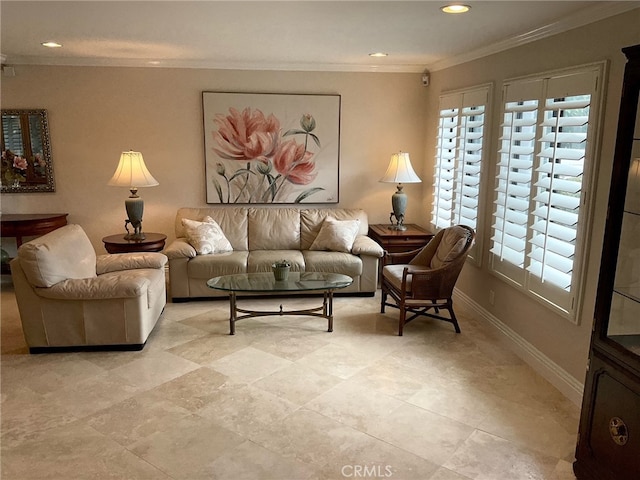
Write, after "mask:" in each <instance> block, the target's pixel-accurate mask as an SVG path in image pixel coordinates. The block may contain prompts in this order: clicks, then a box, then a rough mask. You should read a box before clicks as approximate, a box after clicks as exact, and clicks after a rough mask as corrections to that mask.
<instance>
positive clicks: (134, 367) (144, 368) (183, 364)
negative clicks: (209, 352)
mask: <svg viewBox="0 0 640 480" xmlns="http://www.w3.org/2000/svg"><path fill="white" fill-rule="evenodd" d="M197 368H200V365H198V364H196V363H193V362H190V361H188V360H185V359H183V358H180V357H179V356H177V355H173V354H171V353H168V352H149V353H148V354H147V355H145V356H144V357H141V358H138V359H137V360H134V361H133V362H129V363H128V364H126V365H123V366H121V367H117V368H114V369H113V370H111V373H113V374H114V375H117V376H119V377H120V378H121V379H122V380H123V381H124V382H126V383H128V384H129V385H135V386H137V387H138V388H139V389H140V390H148V389H150V388H153V387H156V386H158V385H160V384H161V383H164V382H168V381H169V380H173V379H174V378H177V377H179V376H181V375H184V374H185V373H187V372H190V371H192V370H196V369H197Z"/></svg>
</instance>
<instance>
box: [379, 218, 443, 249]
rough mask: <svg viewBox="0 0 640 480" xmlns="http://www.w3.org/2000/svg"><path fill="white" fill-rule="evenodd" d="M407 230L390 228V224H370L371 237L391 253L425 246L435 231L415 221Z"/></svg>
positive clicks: (408, 225)
mask: <svg viewBox="0 0 640 480" xmlns="http://www.w3.org/2000/svg"><path fill="white" fill-rule="evenodd" d="M405 227H407V229H406V230H402V231H400V230H390V229H389V225H384V224H374V225H369V237H371V238H372V239H373V240H375V241H376V242H378V243H379V244H380V246H381V247H382V248H383V249H385V250H386V251H387V252H389V253H399V252H408V251H411V250H416V249H418V248H422V247H424V246H425V245H426V244H427V243H429V240H431V239H432V238H433V233H431V232H430V231H428V230H426V229H424V228H422V227H421V226H419V225H415V224H413V223H409V224H406V225H405Z"/></svg>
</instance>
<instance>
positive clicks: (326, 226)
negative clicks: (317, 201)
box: [309, 217, 360, 252]
mask: <svg viewBox="0 0 640 480" xmlns="http://www.w3.org/2000/svg"><path fill="white" fill-rule="evenodd" d="M359 229H360V220H358V219H356V220H336V219H335V218H333V217H327V218H326V219H325V220H324V222H323V223H322V227H321V228H320V232H319V233H318V236H317V237H316V239H315V240H314V241H313V243H312V244H311V247H310V248H309V250H330V251H333V252H351V248H352V247H353V242H354V241H355V239H356V236H357V235H358V230H359Z"/></svg>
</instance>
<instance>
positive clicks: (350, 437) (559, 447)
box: [1, 285, 579, 480]
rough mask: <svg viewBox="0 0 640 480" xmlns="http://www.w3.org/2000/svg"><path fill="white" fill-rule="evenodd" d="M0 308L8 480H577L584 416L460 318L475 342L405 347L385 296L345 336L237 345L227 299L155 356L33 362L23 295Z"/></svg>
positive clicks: (170, 318)
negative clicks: (23, 321)
mask: <svg viewBox="0 0 640 480" xmlns="http://www.w3.org/2000/svg"><path fill="white" fill-rule="evenodd" d="M1 301H2V304H1V309H2V321H1V327H2V330H1V333H2V363H1V368H2V371H1V374H2V390H1V395H2V397H1V398H2V404H1V422H2V451H1V460H2V463H1V466H2V471H1V478H2V479H3V480H31V479H44V478H47V479H51V480H74V479H78V480H85V479H95V480H99V479H106V478H108V479H127V480H132V479H153V480H155V479H158V480H162V479H185V480H199V479H203V480H204V479H207V480H209V479H233V480H241V479H248V480H262V479H265V480H266V479H268V480H297V479H309V480H320V479H362V478H390V479H394V480H396V479H397V480H400V479H408V480H428V479H431V480H463V479H483V480H520V479H522V480H524V479H545V480H561V479H573V478H574V476H573V474H572V471H571V462H572V460H573V451H574V444H575V439H576V432H577V425H578V416H579V409H578V407H576V406H575V405H573V404H572V403H571V402H570V401H569V400H567V399H566V398H564V397H563V396H562V395H561V394H560V393H559V392H558V391H557V390H556V389H555V388H554V387H552V386H551V385H550V384H549V383H548V382H547V381H545V380H544V379H543V378H541V377H540V376H539V375H537V374H536V373H535V372H534V371H533V370H532V369H531V368H530V367H529V366H527V365H526V364H524V363H523V362H522V361H521V360H520V359H519V358H518V357H516V356H515V355H514V354H512V353H510V352H509V351H506V350H505V349H504V347H501V346H500V344H499V343H498V342H497V341H496V339H495V338H494V337H493V336H492V332H491V331H490V329H489V327H487V326H485V325H484V324H483V323H481V321H479V320H476V319H474V318H473V315H472V314H471V313H470V312H466V311H464V310H462V309H461V307H459V308H458V313H459V316H460V325H461V328H462V334H460V335H456V334H455V333H454V332H453V328H452V327H451V325H449V324H445V323H442V322H437V321H431V320H416V321H415V322H413V323H412V324H410V325H409V326H408V327H407V328H406V330H405V336H404V337H398V336H397V335H396V334H395V333H396V319H397V311H394V310H393V309H390V310H388V312H387V313H386V314H384V315H382V314H380V313H378V312H379V305H378V301H379V297H378V296H376V297H375V298H353V297H339V298H337V299H336V300H335V305H334V311H335V328H334V332H333V333H327V332H326V322H325V321H324V320H322V319H317V318H306V317H297V318H294V317H286V316H285V317H270V318H269V317H267V318H262V319H250V320H243V321H241V322H239V323H238V324H237V334H236V335H235V336H230V335H228V321H227V319H228V304H227V302H226V301H224V300H220V301H206V302H190V303H180V304H171V303H169V304H167V307H166V310H165V312H164V314H163V317H162V318H161V319H160V321H159V323H158V325H157V326H156V328H155V330H154V332H153V333H152V335H151V337H150V338H149V341H148V343H147V345H146V347H145V349H144V350H143V351H141V352H92V353H89V352H86V353H65V354H45V355H29V354H28V353H27V349H26V346H25V343H24V340H23V338H22V332H21V329H20V323H19V317H18V314H17V307H16V305H15V298H14V296H13V293H12V291H11V287H10V285H9V287H7V286H6V285H4V286H3V290H2V293H1ZM317 301H318V300H317V299H310V298H305V299H302V298H296V299H293V300H291V299H287V300H285V301H284V303H285V307H287V308H290V307H302V306H304V305H308V304H309V303H311V302H317ZM265 303H266V304H267V305H268V306H270V308H277V307H278V305H279V304H280V303H283V300H282V299H270V300H248V301H247V300H245V303H244V305H245V306H248V305H251V306H253V307H257V306H262V304H265Z"/></svg>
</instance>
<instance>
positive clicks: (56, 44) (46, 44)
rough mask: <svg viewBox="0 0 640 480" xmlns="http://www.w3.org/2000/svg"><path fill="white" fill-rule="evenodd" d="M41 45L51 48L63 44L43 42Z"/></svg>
mask: <svg viewBox="0 0 640 480" xmlns="http://www.w3.org/2000/svg"><path fill="white" fill-rule="evenodd" d="M40 45H42V46H43V47H49V48H60V47H61V46H62V44H61V43H58V42H42V43H41V44H40Z"/></svg>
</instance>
